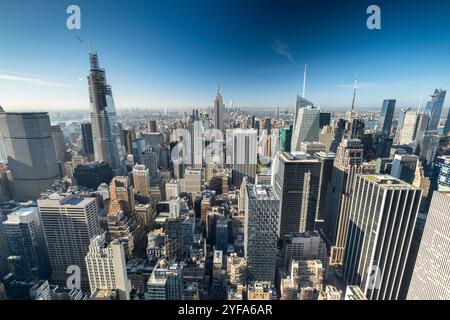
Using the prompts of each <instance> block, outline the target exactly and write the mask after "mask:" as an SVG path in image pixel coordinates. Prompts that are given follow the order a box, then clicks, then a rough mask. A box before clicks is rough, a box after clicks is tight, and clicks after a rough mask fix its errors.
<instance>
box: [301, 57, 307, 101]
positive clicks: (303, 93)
mask: <svg viewBox="0 0 450 320" xmlns="http://www.w3.org/2000/svg"><path fill="white" fill-rule="evenodd" d="M305 94H306V64H305V72H304V74H303V91H302V98H303V99H304V98H305Z"/></svg>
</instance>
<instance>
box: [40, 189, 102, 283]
mask: <svg viewBox="0 0 450 320" xmlns="http://www.w3.org/2000/svg"><path fill="white" fill-rule="evenodd" d="M37 204H38V207H39V213H40V215H41V220H42V225H43V228H44V234H45V239H46V241H47V248H48V253H49V256H50V263H51V267H52V272H53V273H52V280H53V282H54V283H56V284H59V285H62V286H64V287H65V286H66V285H67V280H68V277H69V275H70V273H69V274H67V273H66V272H67V271H68V268H69V267H70V266H77V267H79V268H80V271H81V288H82V289H84V290H86V289H89V280H88V275H87V269H86V263H85V259H84V258H85V256H86V253H87V252H88V251H89V244H90V240H91V239H92V238H93V237H95V236H96V235H99V234H101V228H100V222H99V214H98V208H97V201H96V199H95V198H81V197H79V196H77V195H72V194H51V195H49V196H45V197H43V198H40V199H38V200H37Z"/></svg>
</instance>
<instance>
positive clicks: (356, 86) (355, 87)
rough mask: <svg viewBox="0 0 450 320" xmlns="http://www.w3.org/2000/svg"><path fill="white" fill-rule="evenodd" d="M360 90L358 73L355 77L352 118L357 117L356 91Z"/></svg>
mask: <svg viewBox="0 0 450 320" xmlns="http://www.w3.org/2000/svg"><path fill="white" fill-rule="evenodd" d="M357 88H358V71H356V75H355V85H354V86H353V101H352V112H351V114H352V116H354V115H355V102H356V89H357Z"/></svg>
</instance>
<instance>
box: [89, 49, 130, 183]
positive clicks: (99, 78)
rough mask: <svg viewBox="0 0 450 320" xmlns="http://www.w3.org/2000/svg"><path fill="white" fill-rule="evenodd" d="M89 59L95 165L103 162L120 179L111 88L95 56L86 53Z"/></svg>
mask: <svg viewBox="0 0 450 320" xmlns="http://www.w3.org/2000/svg"><path fill="white" fill-rule="evenodd" d="M89 59H90V63H91V71H90V75H89V77H88V83H89V100H90V104H91V124H92V138H93V144H94V155H95V161H105V162H106V163H108V164H109V165H110V167H111V169H112V171H113V174H114V175H122V174H125V172H126V167H125V165H124V163H123V158H124V157H123V154H122V146H121V138H120V134H121V132H120V130H119V126H118V124H117V114H116V107H115V105H114V99H113V96H112V91H111V87H110V86H109V85H108V83H107V82H106V76H105V70H104V69H101V68H100V64H99V61H98V56H97V53H94V52H91V53H89Z"/></svg>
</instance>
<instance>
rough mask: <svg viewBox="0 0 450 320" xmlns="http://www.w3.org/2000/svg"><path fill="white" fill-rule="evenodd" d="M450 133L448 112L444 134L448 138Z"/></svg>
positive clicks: (449, 114) (449, 113) (449, 112)
mask: <svg viewBox="0 0 450 320" xmlns="http://www.w3.org/2000/svg"><path fill="white" fill-rule="evenodd" d="M449 132H450V110H449V111H448V115H447V120H445V125H444V131H443V132H442V134H443V135H444V136H447V135H448V134H449Z"/></svg>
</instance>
